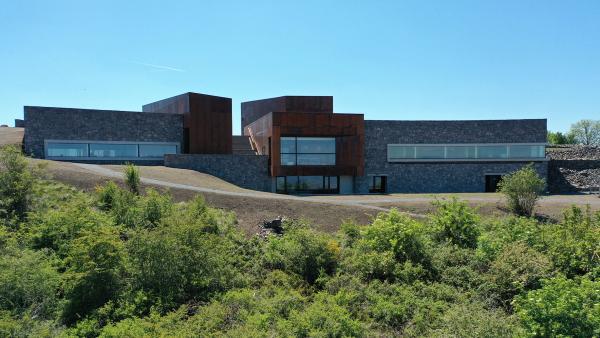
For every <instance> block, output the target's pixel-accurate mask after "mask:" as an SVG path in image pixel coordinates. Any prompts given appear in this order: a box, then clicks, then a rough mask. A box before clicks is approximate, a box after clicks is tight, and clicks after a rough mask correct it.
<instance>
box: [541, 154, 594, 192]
mask: <svg viewBox="0 0 600 338" xmlns="http://www.w3.org/2000/svg"><path fill="white" fill-rule="evenodd" d="M548 188H549V190H550V192H552V193H572V192H583V191H598V190H599V189H600V159H597V160H550V162H549V168H548Z"/></svg>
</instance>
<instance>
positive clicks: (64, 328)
mask: <svg viewBox="0 0 600 338" xmlns="http://www.w3.org/2000/svg"><path fill="white" fill-rule="evenodd" d="M0 155H1V156H0V182H2V183H3V184H2V185H0V205H2V208H0V336H2V337H4V336H7V337H26V336H32V337H64V336H68V337H97V336H99V337H200V336H201V337H205V336H228V337H274V336H294V337H314V336H319V337H324V336H326V337H350V336H352V337H370V336H377V337H394V336H398V337H400V336H402V337H423V336H426V337H473V336H475V337H480V336H481V337H514V336H576V337H595V336H597V335H598V333H599V332H600V321H599V320H598V319H599V318H600V312H598V311H599V310H600V309H599V308H598V303H600V293H598V289H599V288H600V281H599V280H598V278H599V277H600V258H599V257H600V256H599V255H598V253H599V252H600V212H598V213H596V214H592V213H591V212H590V211H589V210H587V211H586V210H583V209H580V208H576V207H572V208H569V209H567V210H564V212H565V214H564V218H562V219H561V220H560V221H558V222H546V221H540V220H537V219H535V218H518V217H512V216H507V217H502V218H498V219H491V218H487V219H482V218H481V217H480V216H479V215H478V213H477V212H476V211H475V210H474V209H472V208H470V207H469V206H468V205H467V204H466V203H465V202H462V201H460V200H456V199H451V200H446V201H439V202H438V203H436V204H435V206H434V209H433V210H432V211H431V212H430V213H429V214H428V215H427V216H428V217H427V218H424V219H418V220H416V219H414V218H411V217H409V216H407V215H406V214H402V213H400V212H398V211H396V210H394V209H392V210H391V211H389V212H381V213H379V214H378V215H377V216H376V217H375V218H374V219H373V220H372V221H371V222H370V224H368V225H364V226H361V225H357V224H354V223H352V222H346V223H344V225H343V226H342V227H341V229H340V230H338V231H331V230H330V232H322V231H319V230H316V229H315V227H314V226H313V225H312V224H311V223H310V222H301V221H284V222H283V223H282V224H274V225H273V226H271V227H270V228H268V229H265V231H263V232H262V233H261V235H257V236H248V234H245V233H243V232H242V231H241V229H240V228H239V227H238V226H237V224H236V217H235V215H234V214H232V213H230V212H228V211H227V210H222V209H217V208H214V207H211V206H210V205H209V204H207V203H206V201H205V200H204V199H203V198H202V197H194V198H189V199H187V200H186V201H185V202H182V203H177V202H175V201H174V200H173V197H172V196H171V195H170V194H168V193H159V192H157V191H156V190H154V189H150V187H147V189H146V190H145V192H142V193H141V194H139V195H138V194H136V193H135V189H133V188H132V187H134V186H135V185H136V184H135V182H137V181H136V180H133V181H132V182H134V183H130V184H125V185H122V186H123V187H122V188H121V187H119V186H118V185H116V184H115V183H114V182H112V180H111V179H110V178H107V177H106V176H101V175H99V177H98V180H104V183H102V184H101V185H100V186H99V187H98V188H97V189H95V190H94V191H93V192H83V191H81V190H79V189H76V188H73V187H72V186H68V185H65V184H62V183H59V182H57V181H55V180H51V179H48V177H47V175H46V172H45V170H49V169H45V170H43V169H42V170H40V169H33V168H31V166H30V165H29V162H28V161H27V160H26V159H25V158H23V157H21V156H20V155H19V154H18V153H17V152H16V151H11V150H8V151H7V150H3V151H2V154H0ZM53 165H56V164H55V163H50V164H49V168H50V167H52V166H53ZM75 167H77V166H75ZM78 168H80V169H82V168H83V167H78ZM63 169H65V168H63ZM71 170H73V171H75V170H74V169H73V168H71ZM131 170H134V171H131ZM63 171H68V170H63ZM130 172H133V173H135V168H133V169H131V168H130ZM70 175H72V176H73V177H74V179H80V178H77V177H81V175H80V174H77V173H71V174H70ZM134 176H135V175H134ZM84 181H85V182H89V181H90V180H89V178H88V176H86V177H85V178H84ZM94 183H96V184H98V183H99V182H94ZM231 193H232V192H231ZM231 196H233V195H231ZM257 200H258V198H257ZM304 203H305V206H307V205H309V203H313V202H304ZM337 207H339V206H337ZM332 228H333V227H330V228H329V229H332Z"/></svg>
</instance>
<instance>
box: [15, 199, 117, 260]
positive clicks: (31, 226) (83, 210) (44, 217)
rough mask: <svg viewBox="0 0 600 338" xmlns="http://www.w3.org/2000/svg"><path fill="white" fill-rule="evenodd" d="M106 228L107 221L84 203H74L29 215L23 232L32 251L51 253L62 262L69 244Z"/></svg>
mask: <svg viewBox="0 0 600 338" xmlns="http://www.w3.org/2000/svg"><path fill="white" fill-rule="evenodd" d="M107 225H111V221H110V217H108V216H107V215H106V214H104V213H101V212H99V211H97V210H95V209H92V208H91V207H90V206H89V205H88V204H87V201H81V200H77V199H76V200H73V201H70V202H68V203H64V204H63V205H62V206H61V207H60V208H59V209H55V210H45V211H41V212H34V213H32V214H30V220H29V222H28V225H27V227H26V229H25V230H24V231H25V232H26V237H27V238H28V239H29V242H30V244H31V246H32V247H33V248H34V249H43V248H48V249H52V250H53V251H55V252H56V253H57V254H58V256H59V257H60V258H61V259H62V258H65V257H67V256H68V254H69V250H70V246H71V245H72V241H73V240H74V239H76V238H77V237H79V236H80V234H81V233H83V232H86V231H94V230H95V229H98V228H100V227H102V226H107Z"/></svg>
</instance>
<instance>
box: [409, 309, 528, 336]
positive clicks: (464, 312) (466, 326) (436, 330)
mask: <svg viewBox="0 0 600 338" xmlns="http://www.w3.org/2000/svg"><path fill="white" fill-rule="evenodd" d="M431 326H432V328H431V329H429V330H428V331H426V332H425V334H423V336H426V337H518V336H521V335H522V333H523V330H522V329H521V327H520V326H519V324H518V322H517V320H516V318H514V317H511V316H508V315H507V314H506V313H504V312H503V311H501V310H497V309H492V310H490V309H487V308H486V307H485V305H484V304H482V303H478V302H474V303H458V304H455V305H452V306H451V307H450V308H449V309H448V310H446V311H445V312H444V314H443V315H442V316H440V317H439V319H437V320H436V321H435V322H434V323H432V324H431ZM419 336H421V335H419Z"/></svg>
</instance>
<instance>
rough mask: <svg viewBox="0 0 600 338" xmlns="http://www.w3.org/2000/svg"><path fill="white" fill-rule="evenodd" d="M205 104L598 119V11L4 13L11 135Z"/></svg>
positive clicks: (340, 7) (158, 6)
mask: <svg viewBox="0 0 600 338" xmlns="http://www.w3.org/2000/svg"><path fill="white" fill-rule="evenodd" d="M188 91H195V92H201V93H207V94H213V95H220V96H226V97H231V98H232V99H233V107H234V118H233V120H234V125H233V130H234V132H236V133H237V132H239V129H240V128H239V123H240V122H239V110H240V102H242V101H247V100H254V99H260V98H267V97H273V96H280V95H333V96H334V106H335V111H336V112H340V113H341V112H344V113H364V114H365V118H367V119H409V120H410V119H413V120H414V119H499V118H544V117H546V118H548V120H549V121H548V122H549V123H548V124H549V129H551V130H563V131H564V130H567V129H568V128H569V126H570V124H571V123H573V122H575V121H577V120H579V119H583V118H595V119H600V1H598V0H591V1H552V0H539V1H528V0H517V1H507V0H502V1H500V0H498V1H485V0H483V1H481V0H473V1H460V0H454V1H446V0H443V1H441V0H440V1H401V0H393V1H348V0H344V1H341V0H340V1H328V0H315V1H313V0H310V1H275V0H273V1H256V0H253V1H225V0H220V1H189V2H183V1H161V2H158V1H147V0H146V1H125V0H119V1H109V0H102V1H81V0H77V1H61V0H53V1H45V0H44V1H27V0H14V1H9V0H3V1H2V4H1V6H0V123H8V124H10V125H12V119H14V118H20V117H22V114H23V106H24V105H44V106H60V107H84V108H101V109H121V110H139V109H141V106H142V104H144V103H148V102H152V101H155V100H158V99H162V98H166V97H169V96H173V95H176V94H179V93H182V92H188Z"/></svg>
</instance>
